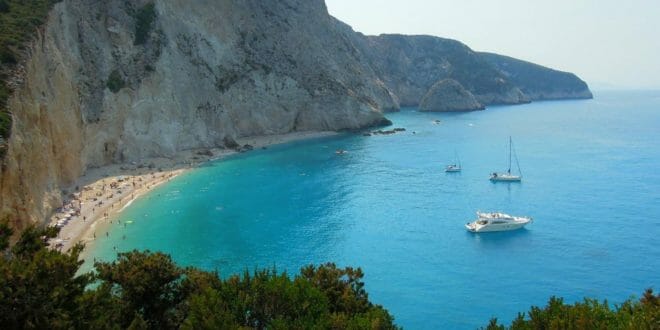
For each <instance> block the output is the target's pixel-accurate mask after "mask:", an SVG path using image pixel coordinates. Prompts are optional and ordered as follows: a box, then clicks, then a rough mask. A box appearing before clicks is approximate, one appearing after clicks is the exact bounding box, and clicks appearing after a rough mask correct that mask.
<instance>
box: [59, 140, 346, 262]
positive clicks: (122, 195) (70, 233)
mask: <svg viewBox="0 0 660 330" xmlns="http://www.w3.org/2000/svg"><path fill="white" fill-rule="evenodd" d="M336 134H337V133H336V132H296V133H289V134H282V135H266V136H256V137H248V138H241V139H237V142H238V143H239V144H240V145H241V146H243V145H246V144H249V145H250V146H252V147H254V148H255V149H258V148H264V147H267V146H270V145H274V144H280V143H286V142H291V141H295V140H302V139H309V138H315V137H324V136H331V135H336ZM234 153H236V151H234V150H229V149H197V150H187V151H182V152H180V153H179V154H177V156H176V157H173V158H151V159H145V160H143V161H141V162H140V163H131V164H114V165H108V166H104V167H101V168H94V169H90V170H88V171H87V173H85V175H84V176H82V177H80V178H79V179H78V180H77V181H76V183H75V184H74V185H72V187H71V189H69V190H68V191H73V193H72V194H71V195H70V197H71V198H69V199H67V200H66V201H65V203H64V205H63V207H62V208H61V209H60V210H58V211H57V212H55V213H54V214H53V215H52V216H51V221H50V224H51V225H53V226H59V227H61V229H60V233H59V235H58V237H57V238H55V239H53V240H51V246H52V247H54V248H59V249H61V250H63V251H67V250H68V249H70V248H71V247H72V246H74V245H75V244H76V243H78V242H81V243H86V242H91V241H93V240H94V239H96V237H100V236H101V235H106V233H107V227H108V226H109V225H111V224H112V223H113V221H117V220H116V219H117V215H118V214H119V213H120V212H121V211H123V210H124V209H125V208H126V207H127V206H128V205H130V203H132V202H133V201H134V200H135V199H137V198H139V197H140V196H142V195H144V194H146V193H147V192H149V191H150V190H152V189H153V188H155V187H156V186H158V185H160V184H162V183H165V182H168V181H170V180H171V179H173V178H174V177H176V176H177V175H180V174H182V173H184V172H185V171H188V170H190V169H192V168H194V167H196V166H198V165H199V164H202V163H204V162H207V161H209V160H215V159H219V158H223V157H226V156H227V155H231V154H234Z"/></svg>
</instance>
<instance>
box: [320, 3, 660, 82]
mask: <svg viewBox="0 0 660 330" xmlns="http://www.w3.org/2000/svg"><path fill="white" fill-rule="evenodd" d="M326 5H327V7H328V11H329V12H330V14H331V15H333V16H334V17H336V18H338V19H340V20H342V21H344V22H345V23H347V24H349V25H351V26H352V27H353V29H354V30H356V31H359V32H362V33H364V34H368V35H378V34H381V33H401V34H428V35H434V36H439V37H444V38H451V39H456V40H459V41H461V42H463V43H465V44H467V45H468V46H469V47H470V48H472V49H474V50H477V51H488V52H494V53H498V54H503V55H508V56H512V57H516V58H519V59H523V60H526V61H530V62H534V63H537V64H541V65H544V66H548V67H551V68H553V69H558V70H562V71H569V72H573V73H575V74H577V75H578V76H579V77H580V78H582V79H583V80H585V81H586V82H587V83H588V84H589V85H590V87H591V88H592V89H601V88H630V89H636V88H639V89H660V0H617V1H613V0H555V1H541V0H490V1H489V0H480V1H478V0H455V1H449V0H405V1H394V0H380V1H378V0H326Z"/></svg>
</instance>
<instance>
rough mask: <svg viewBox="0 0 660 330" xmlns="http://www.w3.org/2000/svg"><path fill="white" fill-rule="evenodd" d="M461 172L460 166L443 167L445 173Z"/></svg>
mask: <svg viewBox="0 0 660 330" xmlns="http://www.w3.org/2000/svg"><path fill="white" fill-rule="evenodd" d="M460 171H461V165H456V164H451V165H447V166H446V167H445V172H447V173H456V172H460Z"/></svg>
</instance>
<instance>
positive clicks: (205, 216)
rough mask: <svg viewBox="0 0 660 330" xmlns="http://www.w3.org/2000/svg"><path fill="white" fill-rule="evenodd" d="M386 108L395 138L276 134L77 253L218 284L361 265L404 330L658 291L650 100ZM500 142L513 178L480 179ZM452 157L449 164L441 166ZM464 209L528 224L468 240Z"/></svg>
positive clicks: (185, 178)
mask: <svg viewBox="0 0 660 330" xmlns="http://www.w3.org/2000/svg"><path fill="white" fill-rule="evenodd" d="M388 118H389V119H391V120H392V121H393V122H394V127H404V128H406V129H407V131H406V132H402V133H398V134H394V135H387V136H380V135H379V136H371V137H364V136H360V135H340V136H338V137H332V138H323V139H315V140H309V141H303V142H295V143H289V144H285V145H279V146H274V147H271V148H269V149H268V150H259V151H254V152H250V153H246V154H240V155H237V156H233V157H230V158H227V159H224V160H221V161H216V162H212V163H209V164H206V165H205V166H202V167H200V168H199V169H196V170H194V171H190V172H188V173H186V174H184V175H182V176H179V177H177V178H176V179H175V180H173V181H172V182H171V183H169V184H167V185H165V186H161V187H158V188H157V189H155V190H154V191H153V192H152V193H151V194H150V195H148V196H145V197H144V198H141V199H139V200H137V201H135V202H134V203H133V204H132V205H131V206H129V207H128V208H126V210H125V211H124V212H123V213H122V214H121V217H120V218H121V221H122V225H115V226H114V227H112V228H111V229H110V231H109V235H110V236H109V238H105V235H100V234H99V235H97V236H99V237H102V238H99V239H98V241H96V242H95V244H93V245H91V246H90V250H89V254H88V256H87V260H92V259H93V258H99V259H104V260H112V259H113V258H114V257H115V255H116V251H115V250H114V248H115V247H116V249H117V250H118V251H126V250H131V249H150V250H152V251H163V252H166V253H169V254H171V255H172V256H173V258H174V259H175V260H176V261H177V262H178V263H180V264H182V265H193V266H198V267H202V268H205V269H209V270H214V269H217V270H219V271H220V273H221V275H222V276H227V275H229V274H233V273H237V272H241V271H243V270H245V269H246V268H247V269H250V270H252V269H254V268H255V267H273V266H276V267H277V269H278V270H280V271H283V270H287V271H288V272H289V273H297V272H298V270H299V269H300V267H301V266H304V265H307V264H310V263H313V264H319V263H323V262H327V261H332V262H336V263H337V264H339V265H341V266H348V265H350V266H360V267H362V268H363V270H364V271H365V274H366V276H365V282H366V288H367V291H368V292H369V294H370V297H371V299H372V301H374V302H376V303H378V304H382V305H384V306H385V308H387V309H388V310H389V311H390V312H391V313H393V315H394V316H395V317H396V322H397V323H398V324H399V325H402V326H404V327H406V328H409V329H433V328H438V327H441V328H459V329H474V328H477V327H479V326H485V325H486V324H487V323H488V320H489V318H490V317H492V316H497V317H498V318H499V320H500V321H507V322H508V321H510V320H511V319H512V318H513V317H515V316H516V313H517V312H521V311H526V310H528V309H529V307H530V305H532V304H534V305H544V304H545V303H546V302H547V299H548V298H549V297H550V296H552V295H556V296H561V297H564V298H565V299H566V300H567V301H569V302H573V301H576V300H581V299H582V298H583V297H584V296H589V297H596V298H599V299H604V298H607V299H608V300H609V301H610V302H620V301H623V300H625V299H626V298H628V297H629V296H630V295H631V294H636V295H639V294H641V293H642V291H643V290H644V289H645V288H648V287H654V289H656V290H660V287H659V286H658V284H660V273H659V272H658V269H660V245H659V244H657V243H658V238H659V237H660V147H659V145H658V143H660V92H643V91H626V92H622V91H608V92H601V93H596V94H595V99H593V100H580V101H556V102H537V103H532V104H529V105H522V106H497V107H489V108H488V110H486V111H478V112H469V113H421V112H417V111H416V110H415V109H402V111H401V112H399V113H392V114H388ZM436 119H439V120H441V123H440V124H434V123H433V121H434V120H436ZM413 132H415V133H416V134H413ZM509 136H512V138H513V141H514V146H515V148H516V151H517V154H518V158H519V160H520V166H521V168H522V174H523V181H522V183H510V184H507V183H496V184H494V183H491V182H489V180H488V175H489V173H491V172H493V171H504V170H506V167H507V162H508V158H507V157H508V155H507V150H508V149H507V148H508V144H507V143H508V137H509ZM336 149H345V150H347V151H348V153H346V154H344V155H336V154H335V150H336ZM455 152H457V153H458V155H459V157H460V160H461V163H462V165H463V172H462V173H459V174H447V173H445V172H444V171H443V167H444V165H446V164H449V163H451V162H453V160H454V158H455V156H454V154H455ZM477 210H482V211H505V212H507V213H511V214H515V215H528V216H532V217H534V223H533V224H531V225H529V226H528V227H527V228H526V229H522V230H518V231H513V232H502V233H485V234H472V233H469V232H467V231H466V230H465V228H464V226H463V225H464V224H465V223H466V222H468V221H472V220H473V218H474V217H475V211H477ZM129 220H130V221H133V222H132V223H130V224H127V225H124V223H126V221H129ZM97 234H98V233H97ZM124 236H125V239H123V238H122V237H124Z"/></svg>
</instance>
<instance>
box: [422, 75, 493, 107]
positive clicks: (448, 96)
mask: <svg viewBox="0 0 660 330" xmlns="http://www.w3.org/2000/svg"><path fill="white" fill-rule="evenodd" d="M483 109H485V108H484V106H483V105H482V104H481V103H479V101H477V98H476V97H474V95H472V93H470V91H468V90H466V89H465V88H464V87H463V86H462V85H461V84H460V83H459V82H458V81H456V80H453V79H444V80H440V81H438V82H437V83H435V84H434V85H433V86H431V88H430V89H429V91H428V92H427V93H426V95H424V97H423V98H422V101H421V102H420V103H419V110H420V111H471V110H483Z"/></svg>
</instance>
